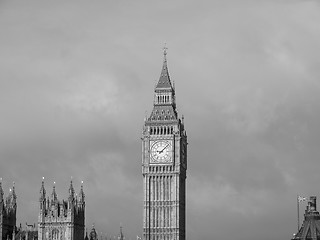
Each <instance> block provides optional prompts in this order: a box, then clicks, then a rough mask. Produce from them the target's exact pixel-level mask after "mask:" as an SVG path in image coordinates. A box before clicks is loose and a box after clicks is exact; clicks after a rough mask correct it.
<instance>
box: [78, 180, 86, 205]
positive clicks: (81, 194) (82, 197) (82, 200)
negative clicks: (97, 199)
mask: <svg viewBox="0 0 320 240" xmlns="http://www.w3.org/2000/svg"><path fill="white" fill-rule="evenodd" d="M79 198H80V201H81V202H84V198H85V194H84V191H83V181H81V188H80V193H79Z"/></svg>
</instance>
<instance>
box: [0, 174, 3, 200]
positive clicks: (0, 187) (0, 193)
mask: <svg viewBox="0 0 320 240" xmlns="http://www.w3.org/2000/svg"><path fill="white" fill-rule="evenodd" d="M1 202H3V189H2V178H0V203H1Z"/></svg>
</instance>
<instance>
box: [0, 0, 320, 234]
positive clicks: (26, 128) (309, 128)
mask: <svg viewBox="0 0 320 240" xmlns="http://www.w3.org/2000/svg"><path fill="white" fill-rule="evenodd" d="M319 22H320V4H319V2H318V1H312V0H265V1H263V0H210V1H209V0H208V1H190V0H185V1H182V0H180V1H174V0H170V1H167V0H166V1H147V0H145V1H140V0H136V1H121V0H120V1H97V0H96V1H88V0H87V1H80V0H77V1H62V0H55V1H43V0H38V1H35V0H28V1H25V0H21V1H15V0H1V1H0V111H1V118H0V159H1V161H0V177H2V178H3V187H4V190H5V193H6V194H8V192H9V188H10V187H11V186H12V182H13V181H15V183H16V192H17V195H18V213H17V222H18V223H17V224H19V223H20V222H21V223H22V224H23V225H24V224H25V222H28V223H29V224H31V223H36V222H37V215H38V208H39V203H38V199H39V190H40V186H41V179H42V176H44V177H45V185H46V189H47V193H49V194H51V191H52V186H53V182H54V181H56V189H57V193H58V197H59V198H60V199H66V198H67V192H68V187H69V182H70V178H71V176H72V177H73V181H74V186H75V188H76V191H77V192H78V191H79V189H80V182H81V180H83V181H84V190H85V194H86V203H87V205H86V225H87V227H88V229H89V230H90V229H91V226H92V224H93V223H95V226H96V228H97V230H98V232H99V234H100V233H101V232H103V234H104V235H105V234H107V235H108V236H113V235H115V234H118V232H119V226H120V224H122V225H123V230H124V234H125V236H126V239H128V240H129V239H132V240H134V239H135V237H136V235H141V233H142V191H143V188H142V174H141V139H140V137H141V133H142V125H143V119H144V117H145V115H146V112H147V114H150V112H151V110H152V104H153V91H154V85H155V82H156V81H158V79H159V76H160V71H161V66H162V59H163V55H162V48H163V46H164V42H167V46H168V48H169V49H168V55H167V57H168V68H169V73H170V76H171V79H172V80H174V81H175V85H176V94H177V106H178V112H179V115H180V116H182V115H184V116H185V125H186V129H187V133H188V140H189V145H188V157H189V158H188V171H187V238H188V239H203V240H211V239H219V240H230V239H239V240H254V239H259V240H270V239H274V240H276V239H290V238H291V237H292V234H293V233H294V232H296V230H297V217H296V216H297V212H296V195H297V194H301V195H303V196H309V195H318V196H319V197H320V189H319V182H320V174H319V171H320V162H319V161H320V147H319V143H320V84H319V81H320V67H319V66H320V25H319ZM304 205H305V204H302V206H301V214H302V212H303V208H304Z"/></svg>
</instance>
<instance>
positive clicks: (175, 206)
mask: <svg viewBox="0 0 320 240" xmlns="http://www.w3.org/2000/svg"><path fill="white" fill-rule="evenodd" d="M186 170H187V134H186V131H185V128H184V120H183V117H182V119H180V118H179V116H178V112H177V109H176V96H175V87H174V85H173V84H172V82H171V80H170V77H169V72H168V67H167V49H166V48H164V59H163V66H162V70H161V75H160V78H159V81H158V82H157V84H156V86H155V89H154V100H153V110H152V112H151V114H150V116H149V117H148V118H146V119H145V122H144V127H143V135H142V175H143V193H144V196H143V236H144V240H185V239H186Z"/></svg>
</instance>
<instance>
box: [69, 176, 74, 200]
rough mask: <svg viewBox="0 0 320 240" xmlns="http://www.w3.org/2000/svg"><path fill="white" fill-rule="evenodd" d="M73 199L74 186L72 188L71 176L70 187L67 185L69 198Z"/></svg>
mask: <svg viewBox="0 0 320 240" xmlns="http://www.w3.org/2000/svg"><path fill="white" fill-rule="evenodd" d="M73 199H74V188H73V184H72V177H71V181H70V187H69V200H73Z"/></svg>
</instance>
